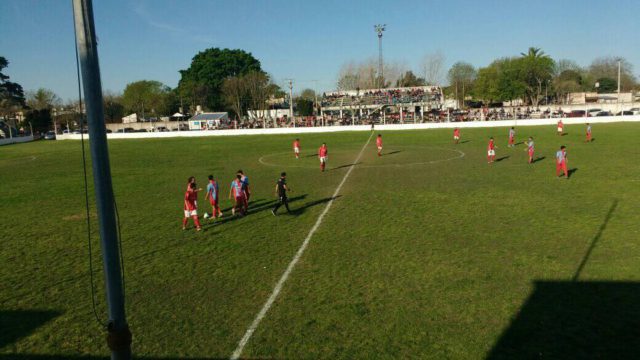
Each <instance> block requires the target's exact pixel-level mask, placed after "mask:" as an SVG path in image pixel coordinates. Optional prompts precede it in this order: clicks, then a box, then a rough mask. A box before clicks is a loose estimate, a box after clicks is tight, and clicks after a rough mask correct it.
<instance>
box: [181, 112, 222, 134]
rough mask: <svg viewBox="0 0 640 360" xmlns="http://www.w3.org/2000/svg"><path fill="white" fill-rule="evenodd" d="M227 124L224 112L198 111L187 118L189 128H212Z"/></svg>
mask: <svg viewBox="0 0 640 360" xmlns="http://www.w3.org/2000/svg"><path fill="white" fill-rule="evenodd" d="M228 124H229V114H227V113H226V112H210V113H200V114H198V115H195V116H194V117H192V118H191V119H189V130H213V129H219V128H221V127H223V126H226V125H228Z"/></svg>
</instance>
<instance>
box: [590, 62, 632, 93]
mask: <svg viewBox="0 0 640 360" xmlns="http://www.w3.org/2000/svg"><path fill="white" fill-rule="evenodd" d="M618 61H620V91H629V90H632V89H633V88H635V87H636V86H637V80H636V78H635V76H634V75H633V66H632V65H631V63H630V62H629V61H628V60H627V59H625V58H621V57H601V58H597V59H595V60H593V62H592V63H591V65H590V66H589V71H588V73H589V76H590V78H591V80H592V81H593V80H594V79H595V80H597V79H601V78H609V79H617V78H618ZM616 83H617V80H616ZM588 85H589V86H593V84H588ZM615 90H617V85H616V89H614V91H615Z"/></svg>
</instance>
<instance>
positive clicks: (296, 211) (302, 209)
mask: <svg viewBox="0 0 640 360" xmlns="http://www.w3.org/2000/svg"><path fill="white" fill-rule="evenodd" d="M341 196H342V195H337V196H334V197H327V198H324V199H319V200H314V201H310V202H307V203H305V204H304V205H302V206H300V207H298V208H295V209H293V210H291V215H294V216H300V215H302V214H303V213H304V212H305V211H306V210H307V209H308V208H311V207H314V206H316V205H320V204H325V203H328V202H329V201H331V200H335V199H337V198H339V197H341ZM289 203H291V199H289Z"/></svg>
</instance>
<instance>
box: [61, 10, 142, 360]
mask: <svg viewBox="0 0 640 360" xmlns="http://www.w3.org/2000/svg"><path fill="white" fill-rule="evenodd" d="M73 17H74V27H75V32H76V46H77V49H78V56H79V60H80V66H81V69H82V85H83V89H84V96H85V106H86V109H87V120H88V122H89V143H90V149H91V160H92V161H91V162H92V167H93V184H94V187H95V196H96V207H97V210H98V211H97V213H98V225H99V228H100V245H101V248H102V261H103V268H104V277H105V286H106V298H107V308H108V311H109V322H108V324H107V332H108V334H107V345H108V346H109V349H111V359H113V360H129V359H131V332H130V331H129V325H128V324H127V319H126V315H125V306H124V286H123V283H122V273H121V264H120V249H119V244H118V231H117V226H116V216H115V199H114V195H113V186H112V183H111V167H110V165H109V151H108V148H107V135H106V131H105V124H104V112H103V109H102V84H101V82H100V65H99V62H98V49H97V41H96V34H95V26H94V21H93V5H92V1H91V0H73Z"/></svg>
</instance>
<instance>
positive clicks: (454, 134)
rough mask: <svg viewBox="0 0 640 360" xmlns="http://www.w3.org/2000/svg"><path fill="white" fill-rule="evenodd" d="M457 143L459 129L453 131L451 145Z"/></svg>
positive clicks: (458, 140)
mask: <svg viewBox="0 0 640 360" xmlns="http://www.w3.org/2000/svg"><path fill="white" fill-rule="evenodd" d="M459 142H460V129H459V128H455V129H453V143H454V144H457V143H459Z"/></svg>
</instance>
